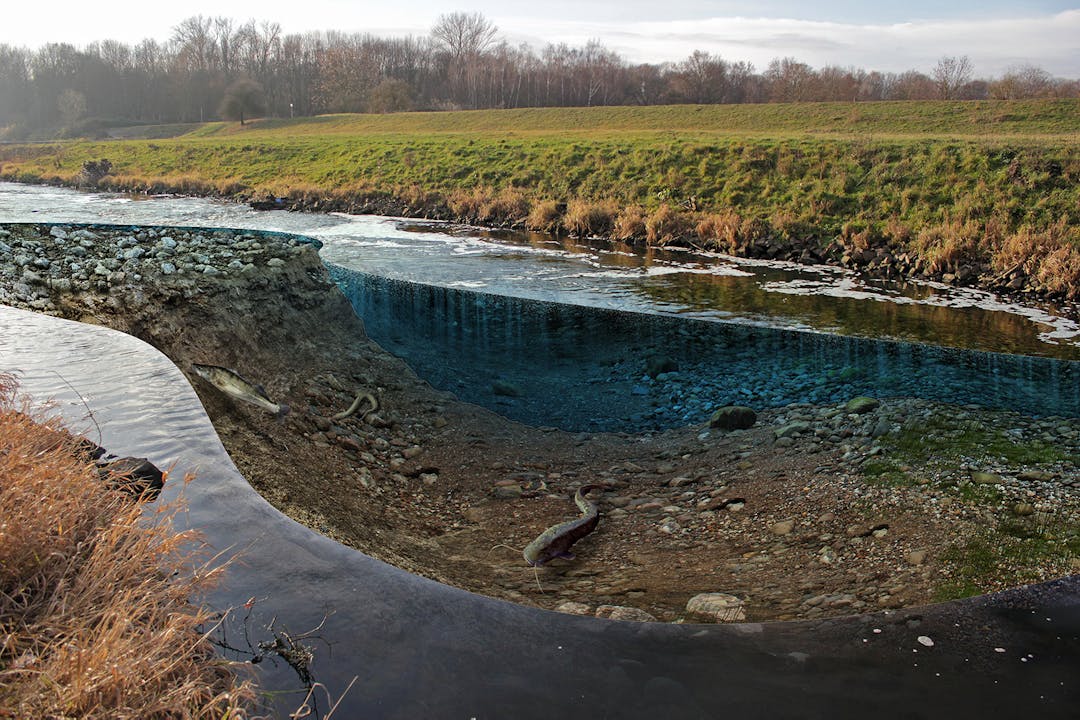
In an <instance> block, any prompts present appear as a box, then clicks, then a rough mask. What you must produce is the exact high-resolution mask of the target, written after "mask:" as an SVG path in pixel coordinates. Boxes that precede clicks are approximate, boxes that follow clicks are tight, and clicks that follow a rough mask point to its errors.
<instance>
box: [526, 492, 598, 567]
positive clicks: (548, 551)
mask: <svg viewBox="0 0 1080 720" xmlns="http://www.w3.org/2000/svg"><path fill="white" fill-rule="evenodd" d="M601 488H602V486H600V485H585V486H583V487H581V488H579V489H578V491H577V492H576V493H574V503H575V504H576V505H577V506H578V509H579V510H581V512H582V516H581V517H579V518H574V519H573V520H567V521H566V522H564V523H559V524H558V525H552V526H551V527H549V528H548V529H547V530H545V531H544V532H542V533H540V534H539V535H538V536H537V537H536V539H535V540H533V541H532V542H531V543H529V544H528V545H526V546H525V550H524V551H523V554H524V555H525V561H526V562H527V563H529V564H530V565H532V566H533V567H537V566H540V565H543V564H545V563H547V562H548V561H549V560H553V559H555V558H567V559H573V557H574V555H573V553H571V552H570V546H571V545H573V544H574V543H576V542H577V541H578V540H580V539H581V538H583V537H585V536H586V535H588V534H589V533H591V532H592V531H593V530H595V529H596V526H597V525H598V524H599V523H600V511H599V510H597V509H596V505H594V504H593V503H591V502H589V501H588V500H586V499H585V495H586V494H588V492H589V491H590V490H595V489H601Z"/></svg>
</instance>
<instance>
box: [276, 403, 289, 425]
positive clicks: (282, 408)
mask: <svg viewBox="0 0 1080 720" xmlns="http://www.w3.org/2000/svg"><path fill="white" fill-rule="evenodd" d="M290 410H292V408H290V407H289V406H288V405H286V404H285V403H281V404H279V405H278V411H277V419H278V422H281V421H282V420H284V419H285V416H286V415H288V414H289V411H290Z"/></svg>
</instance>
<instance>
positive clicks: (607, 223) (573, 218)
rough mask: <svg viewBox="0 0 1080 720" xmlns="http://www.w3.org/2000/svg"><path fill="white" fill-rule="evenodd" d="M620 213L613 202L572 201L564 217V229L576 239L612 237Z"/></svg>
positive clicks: (567, 206) (568, 204)
mask: <svg viewBox="0 0 1080 720" xmlns="http://www.w3.org/2000/svg"><path fill="white" fill-rule="evenodd" d="M618 212H619V210H618V206H616V204H615V202H614V201H613V200H598V201H595V202H593V201H589V200H571V201H570V202H569V203H567V205H566V213H565V214H564V215H563V219H562V225H563V229H565V230H566V232H568V233H570V234H571V235H574V236H576V237H596V236H600V235H610V234H611V229H612V227H613V223H614V220H615V216H616V215H617V214H618Z"/></svg>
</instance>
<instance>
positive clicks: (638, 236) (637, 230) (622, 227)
mask: <svg viewBox="0 0 1080 720" xmlns="http://www.w3.org/2000/svg"><path fill="white" fill-rule="evenodd" d="M645 215H646V213H645V208H643V207H641V206H640V205H628V206H626V207H625V208H623V209H622V212H620V213H619V216H618V217H616V218H615V229H614V231H613V233H612V234H613V236H614V238H615V239H616V240H623V241H630V240H643V239H644V238H645Z"/></svg>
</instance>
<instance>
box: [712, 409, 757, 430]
mask: <svg viewBox="0 0 1080 720" xmlns="http://www.w3.org/2000/svg"><path fill="white" fill-rule="evenodd" d="M756 422H757V413H756V412H754V411H753V410H752V409H751V408H748V407H746V406H744V405H727V406H725V407H722V408H720V409H718V410H717V411H716V412H714V413H713V414H712V417H710V418H709V427H711V428H717V429H719V430H745V429H747V428H749V427H753V425H754V423H756Z"/></svg>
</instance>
